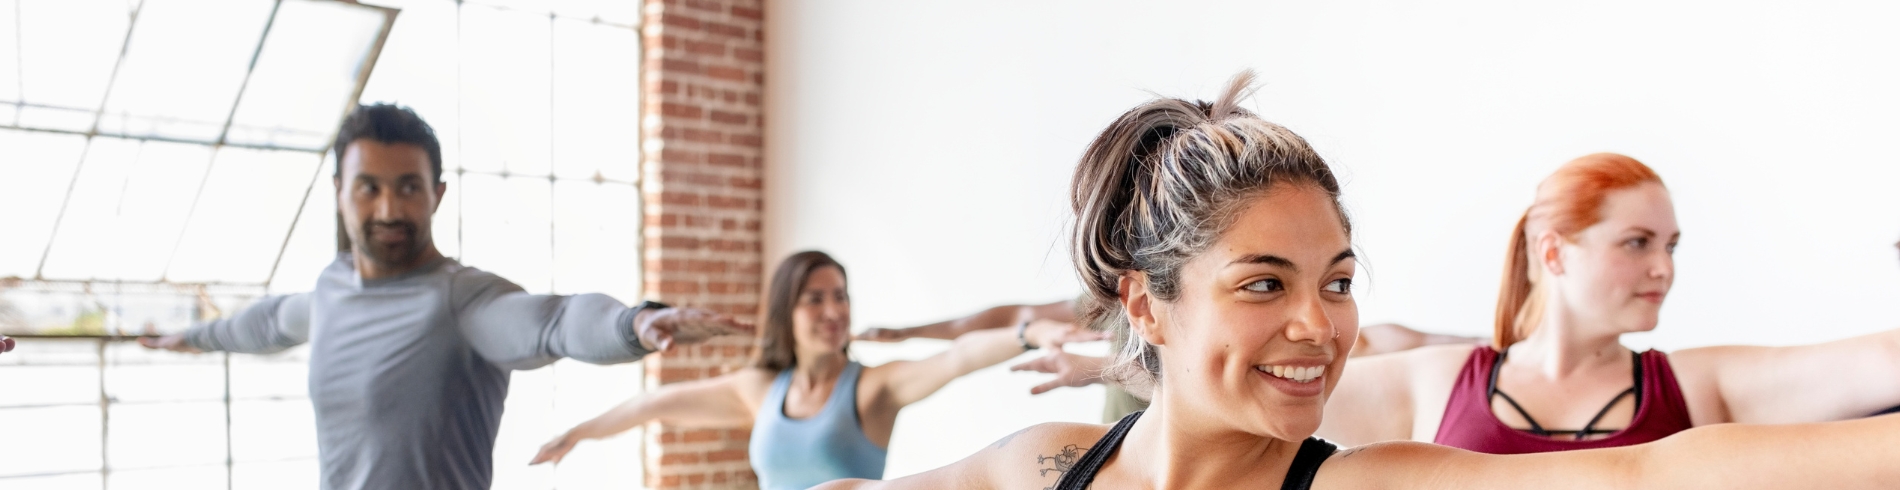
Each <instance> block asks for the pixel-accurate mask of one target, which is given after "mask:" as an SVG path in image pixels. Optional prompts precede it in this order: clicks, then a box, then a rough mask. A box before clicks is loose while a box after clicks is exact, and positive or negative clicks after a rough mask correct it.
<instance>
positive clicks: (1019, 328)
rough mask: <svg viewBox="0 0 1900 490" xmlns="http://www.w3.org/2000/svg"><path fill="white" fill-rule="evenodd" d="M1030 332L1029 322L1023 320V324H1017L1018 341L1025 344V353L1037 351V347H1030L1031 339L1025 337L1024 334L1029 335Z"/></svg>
mask: <svg viewBox="0 0 1900 490" xmlns="http://www.w3.org/2000/svg"><path fill="white" fill-rule="evenodd" d="M1028 331H1029V320H1023V322H1022V323H1018V324H1016V341H1017V342H1021V343H1022V344H1023V350H1024V351H1032V350H1036V346H1033V345H1029V338H1028V337H1025V336H1023V334H1024V333H1027V332H1028Z"/></svg>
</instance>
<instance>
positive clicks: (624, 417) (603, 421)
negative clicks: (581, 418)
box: [568, 397, 653, 439]
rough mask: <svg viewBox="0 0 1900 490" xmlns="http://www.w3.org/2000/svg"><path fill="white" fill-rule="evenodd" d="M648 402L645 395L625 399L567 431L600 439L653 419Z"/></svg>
mask: <svg viewBox="0 0 1900 490" xmlns="http://www.w3.org/2000/svg"><path fill="white" fill-rule="evenodd" d="M649 402H650V400H648V399H647V397H638V398H634V399H632V400H627V401H626V402H624V403H621V404H620V405H617V406H615V407H614V408H612V409H610V410H607V412H606V413H603V414H600V415H599V416H596V417H594V418H592V419H589V420H588V421H586V422H581V423H580V424H579V425H575V426H574V428H573V429H571V430H568V433H569V434H573V435H575V436H578V437H580V438H582V439H600V438H603V437H607V436H611V435H614V434H619V433H622V432H626V431H628V430H631V429H633V428H634V427H639V426H641V425H642V424H645V423H647V422H650V421H652V420H653V417H652V416H651V415H650V413H649V412H650V411H649V410H648V406H647V405H648V404H649Z"/></svg>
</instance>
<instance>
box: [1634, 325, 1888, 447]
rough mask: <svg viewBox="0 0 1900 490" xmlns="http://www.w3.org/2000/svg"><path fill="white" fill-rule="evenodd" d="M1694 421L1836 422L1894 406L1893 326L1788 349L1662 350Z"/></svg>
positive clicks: (1719, 347) (1723, 348)
mask: <svg viewBox="0 0 1900 490" xmlns="http://www.w3.org/2000/svg"><path fill="white" fill-rule="evenodd" d="M1669 360H1670V364H1671V365H1672V366H1675V367H1676V372H1677V377H1678V378H1679V379H1680V380H1681V383H1682V388H1683V395H1684V396H1685V397H1687V398H1688V400H1689V408H1690V417H1691V420H1692V421H1694V422H1695V424H1696V425H1705V424H1713V423H1723V422H1741V423H1794V422H1823V421H1829V420H1844V419H1849V418H1855V417H1862V416H1866V415H1867V414H1871V413H1874V412H1878V411H1880V410H1882V409H1885V408H1888V407H1892V406H1894V405H1900V378H1896V377H1895V376H1894V373H1900V330H1888V331H1885V332H1879V333H1874V334H1869V335H1862V336H1859V337H1853V338H1848V339H1842V340H1837V341H1833V342H1827V343H1821V344H1813V345H1799V346H1790V347H1757V346H1716V347H1701V348H1695V349H1685V350H1682V351H1679V352H1676V353H1673V354H1670V355H1669Z"/></svg>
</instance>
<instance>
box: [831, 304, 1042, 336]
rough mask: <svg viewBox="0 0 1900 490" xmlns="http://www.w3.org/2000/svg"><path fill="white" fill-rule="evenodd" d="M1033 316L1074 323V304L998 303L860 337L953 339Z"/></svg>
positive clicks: (871, 330) (867, 332) (872, 330)
mask: <svg viewBox="0 0 1900 490" xmlns="http://www.w3.org/2000/svg"><path fill="white" fill-rule="evenodd" d="M1033 320H1053V321H1058V322H1067V323H1074V322H1075V304H1074V302H1073V301H1066V300H1065V301H1057V302H1054V303H1046V304H1040V305H1003V306H995V307H991V308H988V309H985V310H983V311H979V312H976V314H973V315H970V316H966V317H963V318H957V319H953V320H944V321H941V322H937V323H932V324H929V325H919V326H915V327H909V328H882V327H874V328H869V329H865V330H864V331H863V332H860V333H858V336H857V338H858V340H869V341H874V342H897V341H901V340H905V339H941V340H952V339H955V338H957V337H961V336H963V334H966V333H970V332H975V331H977V330H985V329H992V328H1003V327H1014V326H1016V324H1018V323H1022V322H1026V321H1033Z"/></svg>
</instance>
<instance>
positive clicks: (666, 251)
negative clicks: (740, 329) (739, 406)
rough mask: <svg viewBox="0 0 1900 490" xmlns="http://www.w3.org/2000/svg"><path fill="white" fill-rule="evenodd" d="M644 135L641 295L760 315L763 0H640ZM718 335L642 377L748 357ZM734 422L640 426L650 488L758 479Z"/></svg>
mask: <svg viewBox="0 0 1900 490" xmlns="http://www.w3.org/2000/svg"><path fill="white" fill-rule="evenodd" d="M645 8H646V17H645V19H646V20H645V26H644V28H643V29H644V30H643V31H642V33H641V35H642V36H643V37H644V40H645V53H644V54H643V59H642V63H643V66H644V70H643V75H642V76H643V82H644V84H645V87H644V90H645V96H646V98H645V100H644V104H643V107H642V108H641V112H642V114H641V115H642V116H643V117H642V122H641V136H642V138H643V139H644V141H643V143H644V147H643V148H642V151H643V152H644V157H645V158H644V160H643V161H644V169H643V174H642V176H643V179H644V180H643V184H642V189H641V194H642V198H643V199H644V204H645V207H646V209H645V211H646V213H645V221H644V230H643V233H644V237H645V239H646V243H645V247H644V248H645V250H643V251H642V252H643V253H644V254H645V264H646V267H645V272H644V274H645V281H646V292H647V296H648V297H651V298H654V299H657V300H659V301H663V302H668V303H672V304H674V305H679V306H698V307H704V308H710V309H713V310H717V311H721V312H724V313H727V314H732V315H736V316H739V317H740V318H743V319H746V320H753V319H755V318H757V316H758V314H759V311H760V305H759V293H760V290H761V289H762V288H761V285H760V281H761V277H762V274H761V271H760V269H761V264H762V263H763V258H762V257H761V256H760V250H761V240H762V235H761V233H760V223H759V220H760V217H761V216H762V214H763V211H762V207H761V203H760V200H761V198H762V197H763V196H764V190H763V186H762V185H761V181H760V178H761V175H762V173H763V171H764V170H763V168H764V166H763V164H762V163H761V158H762V157H763V154H764V152H763V151H762V149H761V147H762V146H763V140H764V132H763V129H762V127H763V126H762V124H763V122H762V121H761V115H762V113H763V107H762V104H761V103H760V100H759V99H760V96H761V94H762V92H764V89H765V73H764V70H765V54H764V39H765V35H764V33H762V32H760V29H761V28H762V27H764V25H765V20H764V19H765V17H764V12H763V9H764V2H763V0H647V2H646V7H645ZM755 345H756V341H755V340H754V339H750V338H725V339H719V340H715V341H713V342H709V343H707V344H703V345H699V346H693V347H690V348H679V349H675V350H674V351H672V352H667V353H665V354H663V355H658V356H650V357H648V358H647V361H646V363H647V364H646V373H647V379H646V384H647V388H649V389H653V388H657V387H659V386H660V385H664V384H668V383H676V382H680V381H689V380H695V379H702V378H708V377H712V376H717V375H720V374H724V373H727V372H731V371H732V370H735V369H738V368H740V367H743V366H744V365H745V362H746V361H747V360H748V359H749V357H750V354H751V351H752V348H753V346H755ZM749 436H750V433H749V432H747V431H745V430H742V429H712V430H708V429H699V430H683V429H679V428H675V427H670V426H666V425H663V424H653V425H651V426H649V427H648V430H647V436H646V437H647V440H646V458H645V459H646V461H645V462H644V464H645V465H646V466H645V468H646V475H647V477H646V478H647V481H646V484H647V486H649V487H653V488H720V489H724V488H757V487H758V479H757V477H755V476H754V475H753V474H752V469H751V465H750V464H748V462H747V458H746V442H747V441H748V440H749Z"/></svg>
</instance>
